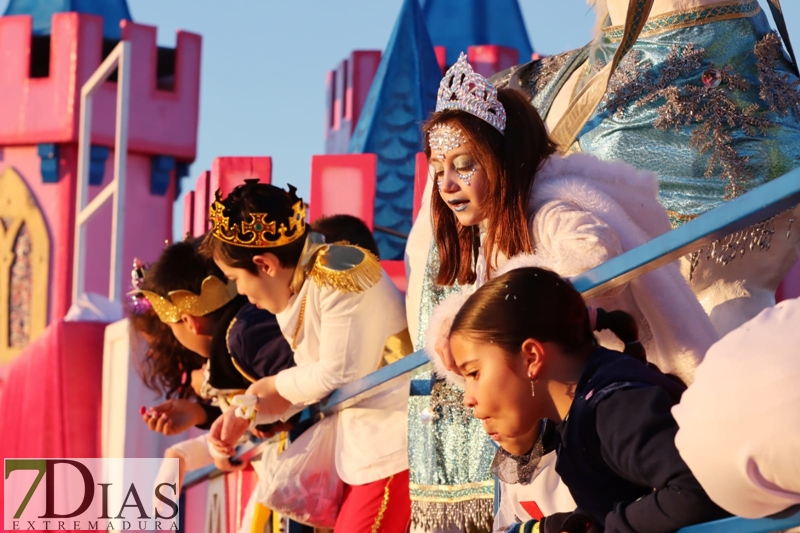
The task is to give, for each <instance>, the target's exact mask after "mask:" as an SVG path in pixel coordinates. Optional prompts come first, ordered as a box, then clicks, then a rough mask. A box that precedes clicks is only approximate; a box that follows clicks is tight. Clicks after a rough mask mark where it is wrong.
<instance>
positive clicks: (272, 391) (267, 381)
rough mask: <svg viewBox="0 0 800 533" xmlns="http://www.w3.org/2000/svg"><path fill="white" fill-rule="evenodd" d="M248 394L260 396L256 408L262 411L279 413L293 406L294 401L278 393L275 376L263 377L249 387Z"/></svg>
mask: <svg viewBox="0 0 800 533" xmlns="http://www.w3.org/2000/svg"><path fill="white" fill-rule="evenodd" d="M246 394H255V395H256V396H258V405H257V406H256V410H257V411H258V412H260V413H267V414H270V415H279V414H281V413H283V412H284V411H286V410H287V409H288V408H289V407H291V406H292V402H290V401H289V400H287V399H286V398H284V397H283V396H281V395H280V394H279V393H278V389H277V388H276V387H275V376H269V377H266V378H261V379H259V380H258V381H256V382H255V383H253V384H252V385H250V387H249V388H248V389H247V392H246Z"/></svg>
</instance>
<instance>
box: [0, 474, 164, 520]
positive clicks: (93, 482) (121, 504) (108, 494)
mask: <svg viewBox="0 0 800 533" xmlns="http://www.w3.org/2000/svg"><path fill="white" fill-rule="evenodd" d="M3 476H4V477H3V526H4V527H5V529H6V530H7V531H58V530H62V531H63V530H87V531H92V530H94V531H122V530H124V531H159V530H177V529H178V528H179V527H180V524H179V520H178V460H177V459H6V460H5V465H4V473H3Z"/></svg>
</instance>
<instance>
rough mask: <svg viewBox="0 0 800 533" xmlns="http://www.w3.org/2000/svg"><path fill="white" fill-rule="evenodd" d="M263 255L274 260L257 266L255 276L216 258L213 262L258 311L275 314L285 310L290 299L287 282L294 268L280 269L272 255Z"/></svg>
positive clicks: (290, 293) (290, 292)
mask: <svg viewBox="0 0 800 533" xmlns="http://www.w3.org/2000/svg"><path fill="white" fill-rule="evenodd" d="M264 255H265V256H271V257H272V258H273V259H275V260H274V261H269V264H268V265H266V266H264V265H257V266H258V270H257V273H256V274H253V273H252V272H250V271H249V270H246V269H244V268H238V267H233V266H230V265H228V264H227V263H225V262H224V261H222V260H220V259H218V258H216V257H215V258H214V262H215V263H216V264H217V266H218V267H219V268H220V270H222V273H223V274H225V277H226V278H228V279H229V280H231V281H233V282H234V283H236V290H237V292H238V293H239V294H241V295H243V296H247V299H248V300H249V301H250V303H251V304H253V305H255V306H256V307H258V308H259V309H266V310H267V311H269V312H270V313H272V314H277V313H280V312H281V311H283V310H284V309H286V306H288V305H289V299H290V298H291V297H292V291H291V289H289V282H290V280H291V277H292V274H293V272H294V268H284V267H281V266H280V265H279V262H278V261H277V258H275V256H274V255H272V254H264Z"/></svg>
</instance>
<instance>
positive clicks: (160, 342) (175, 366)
mask: <svg viewBox="0 0 800 533" xmlns="http://www.w3.org/2000/svg"><path fill="white" fill-rule="evenodd" d="M129 320H130V322H129V324H130V329H131V331H132V332H137V333H138V335H133V336H132V338H133V339H134V347H135V348H138V349H137V350H136V351H137V352H138V353H142V354H143V355H142V357H140V358H137V359H136V360H135V365H134V366H135V368H136V371H137V373H138V374H139V377H141V378H142V381H143V382H144V384H145V386H146V387H147V388H148V389H150V390H152V391H154V392H156V393H158V394H161V395H163V396H164V397H165V398H168V399H169V398H182V399H188V398H191V397H193V396H194V391H193V390H192V387H191V373H192V371H193V370H197V369H198V368H200V367H202V366H203V363H204V362H205V359H204V358H203V357H202V356H200V355H198V354H196V353H194V352H193V351H191V350H189V349H187V348H184V347H183V345H181V343H179V342H178V339H176V338H175V335H173V334H172V330H171V329H170V328H169V326H167V325H166V324H164V323H163V322H161V320H159V318H158V315H156V313H155V311H153V310H152V309H150V310H147V311H144V312H143V313H134V314H131V316H130V317H129ZM141 342H145V343H147V345H148V346H149V349H148V350H144V349H143V348H144V347H143V346H141V344H138V345H137V343H141ZM184 373H186V380H185V383H184V382H183V381H184V379H183V375H184Z"/></svg>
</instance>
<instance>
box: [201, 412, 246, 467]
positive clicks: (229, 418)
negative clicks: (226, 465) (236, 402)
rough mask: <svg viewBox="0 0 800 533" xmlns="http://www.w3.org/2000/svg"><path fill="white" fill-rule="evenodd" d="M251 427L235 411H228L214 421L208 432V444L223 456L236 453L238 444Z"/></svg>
mask: <svg viewBox="0 0 800 533" xmlns="http://www.w3.org/2000/svg"><path fill="white" fill-rule="evenodd" d="M249 427H250V421H249V420H247V419H246V418H239V417H238V416H236V414H235V413H234V409H228V410H227V411H226V412H225V413H224V414H223V415H222V416H221V417H219V418H217V419H216V420H214V423H213V424H211V430H210V431H209V432H208V442H209V443H210V444H211V446H213V447H214V449H215V450H216V451H217V452H218V453H221V454H223V455H228V456H230V455H233V454H234V453H236V443H237V442H238V441H239V439H240V438H241V436H242V435H244V434H245V432H246V431H247V429H248V428H249Z"/></svg>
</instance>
